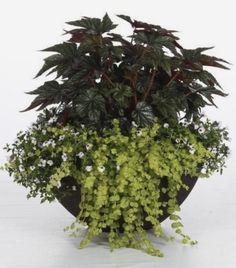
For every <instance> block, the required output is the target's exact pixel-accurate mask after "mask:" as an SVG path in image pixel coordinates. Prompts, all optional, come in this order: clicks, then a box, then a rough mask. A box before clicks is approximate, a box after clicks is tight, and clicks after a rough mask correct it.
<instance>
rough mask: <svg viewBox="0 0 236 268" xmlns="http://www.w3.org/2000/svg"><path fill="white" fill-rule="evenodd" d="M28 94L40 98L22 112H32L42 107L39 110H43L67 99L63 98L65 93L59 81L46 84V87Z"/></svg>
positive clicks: (43, 86)
mask: <svg viewBox="0 0 236 268" xmlns="http://www.w3.org/2000/svg"><path fill="white" fill-rule="evenodd" d="M26 93H27V94H30V95H38V96H37V97H36V98H35V99H34V100H33V101H32V102H31V104H30V105H29V107H27V108H26V109H25V110H23V111H21V112H26V111H29V110H32V109H34V108H36V107H38V106H40V107H39V108H38V110H42V109H43V108H45V107H46V106H48V105H50V104H54V103H59V102H61V101H63V99H64V100H65V97H63V91H62V89H61V87H60V85H59V84H58V82H57V81H48V82H45V83H44V85H42V86H40V87H38V88H37V89H35V90H33V91H30V92H26Z"/></svg>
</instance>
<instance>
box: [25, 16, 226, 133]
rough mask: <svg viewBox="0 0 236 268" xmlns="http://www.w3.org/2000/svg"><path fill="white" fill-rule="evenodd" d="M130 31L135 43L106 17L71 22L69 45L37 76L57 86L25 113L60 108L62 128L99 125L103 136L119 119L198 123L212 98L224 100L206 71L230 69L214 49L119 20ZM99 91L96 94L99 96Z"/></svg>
mask: <svg viewBox="0 0 236 268" xmlns="http://www.w3.org/2000/svg"><path fill="white" fill-rule="evenodd" d="M118 17H119V18H121V19H123V20H125V21H126V22H128V23H129V24H130V25H131V26H132V30H133V31H132V32H131V34H130V35H129V37H122V36H121V35H119V34H117V33H114V32H112V30H114V29H115V28H116V26H117V25H116V24H113V22H112V21H111V19H110V17H109V16H108V14H105V16H104V17H103V18H102V19H99V18H89V17H83V18H82V19H80V20H76V21H72V22H68V24H69V25H71V26H75V28H74V29H72V30H68V31H66V34H69V35H71V38H70V40H69V41H67V42H63V43H61V44H57V45H54V46H52V47H49V48H46V49H44V50H43V51H44V52H53V53H55V54H53V55H51V56H49V57H47V58H46V59H45V60H44V61H45V62H44V65H43V67H42V68H41V69H40V71H39V72H38V74H37V75H36V77H38V76H40V75H42V74H44V73H46V72H47V75H48V74H55V75H56V77H55V79H54V80H52V81H49V82H46V83H45V84H44V85H42V86H41V87H39V88H38V89H36V90H34V91H31V92H28V94H35V95H37V96H36V98H35V99H34V100H33V102H32V103H31V104H30V105H29V107H28V108H26V109H25V110H24V111H28V110H31V109H34V108H38V110H41V109H43V108H45V107H47V106H48V105H55V107H60V113H57V109H55V111H56V116H58V117H59V119H58V120H59V121H61V122H64V124H66V123H68V122H69V123H70V124H73V125H75V126H76V125H79V124H80V123H83V124H85V125H87V126H92V125H93V126H94V127H96V128H97V129H98V130H99V129H102V128H103V127H105V126H107V125H109V124H110V123H111V121H112V120H113V119H114V118H117V119H119V120H120V121H122V122H126V123H125V128H128V127H129V125H130V124H131V121H132V120H135V121H136V123H137V124H138V125H139V126H147V125H150V126H151V125H152V124H153V117H154V116H157V117H158V118H159V119H160V120H161V121H163V122H177V121H178V120H179V119H180V115H184V116H185V118H187V119H188V120H189V121H196V120H198V119H199V117H200V114H201V110H202V108H204V107H205V106H207V105H215V103H214V96H215V95H220V96H226V95H227V94H225V93H224V92H223V91H222V89H221V87H220V84H219V83H218V82H217V80H216V78H215V77H214V76H213V75H212V74H211V73H210V72H209V71H207V70H206V69H205V67H206V66H213V67H218V68H223V69H228V67H227V64H228V62H226V61H225V60H223V59H220V58H217V57H214V56H209V55H206V54H205V52H206V51H207V50H209V49H211V48H212V47H199V48H196V49H185V48H183V47H182V45H180V43H179V40H178V39H179V38H178V37H177V36H176V35H175V31H172V30H166V29H164V28H162V27H160V26H158V25H153V24H148V23H145V22H141V21H137V20H132V19H131V18H130V17H129V16H125V15H118ZM95 92H96V93H95Z"/></svg>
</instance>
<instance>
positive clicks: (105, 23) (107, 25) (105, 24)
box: [102, 13, 117, 33]
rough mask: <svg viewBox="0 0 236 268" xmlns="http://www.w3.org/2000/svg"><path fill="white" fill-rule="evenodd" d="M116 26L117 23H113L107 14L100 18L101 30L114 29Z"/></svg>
mask: <svg viewBox="0 0 236 268" xmlns="http://www.w3.org/2000/svg"><path fill="white" fill-rule="evenodd" d="M116 26H117V24H113V22H112V21H111V19H110V17H109V16H108V14H107V13H106V14H105V16H104V17H103V19H102V32H103V33H105V32H109V31H111V30H113V29H115V28H116Z"/></svg>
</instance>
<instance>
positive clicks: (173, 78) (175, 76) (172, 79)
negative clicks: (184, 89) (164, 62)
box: [166, 71, 180, 87]
mask: <svg viewBox="0 0 236 268" xmlns="http://www.w3.org/2000/svg"><path fill="white" fill-rule="evenodd" d="M179 73H180V71H178V72H176V74H175V75H174V76H172V78H171V79H170V81H169V82H168V83H167V84H166V87H168V86H169V85H170V84H171V83H172V82H173V81H174V80H175V79H176V78H177V76H178V75H179Z"/></svg>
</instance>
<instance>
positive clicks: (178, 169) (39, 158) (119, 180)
mask: <svg viewBox="0 0 236 268" xmlns="http://www.w3.org/2000/svg"><path fill="white" fill-rule="evenodd" d="M49 113H53V111H52V110H45V111H44V112H43V113H41V114H40V116H39V118H38V120H37V122H36V123H33V125H32V126H31V128H30V129H28V130H27V131H25V132H22V131H21V132H20V133H18V135H17V139H16V141H15V142H14V143H13V144H12V145H7V146H6V148H5V149H6V150H7V151H8V152H9V153H10V154H11V160H10V161H9V162H8V163H7V164H6V165H5V169H6V170H7V171H8V172H9V173H10V175H13V176H14V180H15V182H17V183H19V184H21V185H23V186H25V187H27V188H28V189H29V193H28V197H35V196H40V198H41V201H42V202H44V201H50V202H51V201H53V200H54V199H55V198H56V197H57V198H58V194H59V193H60V192H61V191H59V190H60V189H62V187H63V178H66V177H68V176H69V177H73V179H74V185H71V186H70V187H69V188H66V189H64V190H63V194H70V192H72V191H76V190H78V188H79V189H80V193H81V202H80V204H78V206H79V207H80V213H79V215H78V216H77V218H76V220H75V222H73V223H72V224H71V226H68V227H67V228H66V230H69V231H71V235H72V236H76V235H77V232H78V231H80V227H81V225H84V226H87V227H88V228H87V230H86V233H85V236H84V238H83V240H82V241H81V245H80V246H81V248H83V247H85V246H86V245H88V243H89V242H90V241H91V240H92V239H93V238H94V237H95V236H97V235H99V234H100V233H101V232H102V231H103V229H105V228H109V229H110V232H109V234H108V240H109V243H110V246H111V249H115V248H119V247H132V248H136V249H141V250H144V251H146V252H147V253H148V254H151V255H157V256H162V252H161V251H160V250H159V249H158V248H156V247H155V246H154V245H153V243H151V242H150V240H149V239H148V236H147V234H146V232H145V230H144V229H143V223H144V221H147V222H150V223H151V224H152V226H153V229H154V233H155V235H156V236H158V237H159V236H162V237H166V236H165V234H164V233H163V230H162V227H161V224H160V222H159V220H158V217H159V216H160V215H162V213H163V208H164V207H165V206H167V209H168V212H169V213H170V214H171V216H170V219H171V221H172V222H173V223H172V225H171V226H172V228H173V229H174V231H175V233H176V234H178V235H180V236H181V237H182V242H183V243H191V244H194V243H195V242H194V241H192V240H191V239H190V237H189V236H187V235H185V234H184V233H183V231H182V227H183V224H182V222H181V218H180V217H179V216H178V211H179V210H180V207H179V205H178V203H177V200H176V196H177V193H178V191H179V190H180V188H181V187H186V186H185V185H184V184H183V182H182V180H181V178H182V176H184V175H186V174H188V175H190V176H191V177H196V176H197V177H208V176H209V175H211V174H212V172H214V171H220V170H222V168H223V167H224V164H225V158H226V157H227V155H228V153H229V150H228V147H227V146H226V145H225V141H227V140H228V132H227V130H226V129H225V128H220V127H219V125H218V123H217V122H211V121H209V120H206V122H205V123H203V122H202V121H201V122H199V125H195V127H193V126H191V125H190V124H188V123H186V122H184V121H183V122H179V124H175V125H169V124H168V123H165V124H161V123H160V122H159V121H158V119H157V118H155V119H154V124H153V126H152V127H138V126H137V125H136V123H133V126H132V127H131V129H130V132H129V133H128V134H123V133H122V129H121V128H120V122H119V120H117V119H114V120H113V121H112V126H111V127H109V128H104V129H103V131H102V133H101V134H98V132H97V130H95V129H91V128H86V127H84V126H83V125H81V126H80V127H74V126H71V125H66V126H62V125H59V124H58V123H57V122H56V121H57V120H56V119H57V118H55V117H54V118H53V117H52V119H51V120H50V121H49V122H47V121H46V118H47V116H48V114H49ZM45 122H47V123H45ZM166 178H167V180H168V184H167V186H166V187H165V188H160V185H161V181H162V180H163V179H166ZM161 192H163V193H165V194H167V195H168V201H167V202H163V201H161V200H160V194H161ZM121 218H122V220H123V223H122V225H121V223H120V219H121ZM121 228H122V229H123V230H122V232H120V229H121ZM166 238H167V237H166ZM167 239H173V237H172V236H171V237H168V238H167Z"/></svg>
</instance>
